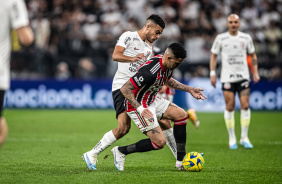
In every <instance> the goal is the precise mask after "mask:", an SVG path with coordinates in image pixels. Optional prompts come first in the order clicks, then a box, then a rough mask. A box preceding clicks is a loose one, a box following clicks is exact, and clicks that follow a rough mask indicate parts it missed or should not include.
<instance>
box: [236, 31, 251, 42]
mask: <svg viewBox="0 0 282 184" xmlns="http://www.w3.org/2000/svg"><path fill="white" fill-rule="evenodd" d="M238 36H239V38H242V39H247V40H248V39H251V38H252V37H251V35H250V34H248V33H244V32H241V31H238Z"/></svg>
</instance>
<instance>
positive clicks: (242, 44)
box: [240, 41, 245, 50]
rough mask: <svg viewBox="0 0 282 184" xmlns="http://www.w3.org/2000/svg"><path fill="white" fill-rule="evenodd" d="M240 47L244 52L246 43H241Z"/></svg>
mask: <svg viewBox="0 0 282 184" xmlns="http://www.w3.org/2000/svg"><path fill="white" fill-rule="evenodd" d="M240 47H241V49H242V50H244V49H245V43H244V42H242V41H240Z"/></svg>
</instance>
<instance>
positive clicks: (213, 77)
mask: <svg viewBox="0 0 282 184" xmlns="http://www.w3.org/2000/svg"><path fill="white" fill-rule="evenodd" d="M210 79H211V85H212V86H213V87H215V85H216V76H215V75H214V76H210Z"/></svg>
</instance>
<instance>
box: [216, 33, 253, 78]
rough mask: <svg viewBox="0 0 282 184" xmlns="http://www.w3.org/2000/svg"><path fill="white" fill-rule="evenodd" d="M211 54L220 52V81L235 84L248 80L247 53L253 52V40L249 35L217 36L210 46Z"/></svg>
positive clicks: (223, 34)
mask: <svg viewBox="0 0 282 184" xmlns="http://www.w3.org/2000/svg"><path fill="white" fill-rule="evenodd" d="M211 52H212V53H214V54H217V55H218V54H219V52H221V57H222V61H221V74H220V81H221V82H222V83H224V82H237V81H240V80H243V79H247V80H250V74H249V68H248V64H247V53H248V54H251V53H254V52H255V48H254V44H253V40H252V38H251V36H250V35H249V34H246V33H243V32H240V31H238V34H237V35H236V36H232V35H230V34H229V32H225V33H222V34H219V35H217V37H216V38H215V41H214V43H213V45H212V48H211Z"/></svg>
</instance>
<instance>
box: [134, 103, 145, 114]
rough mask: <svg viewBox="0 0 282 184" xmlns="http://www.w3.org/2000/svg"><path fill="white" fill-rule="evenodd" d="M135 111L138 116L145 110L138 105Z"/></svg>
mask: <svg viewBox="0 0 282 184" xmlns="http://www.w3.org/2000/svg"><path fill="white" fill-rule="evenodd" d="M136 110H137V112H139V114H142V112H143V111H144V110H145V108H144V107H143V106H142V105H140V106H139V107H138V108H137V109H136Z"/></svg>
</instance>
